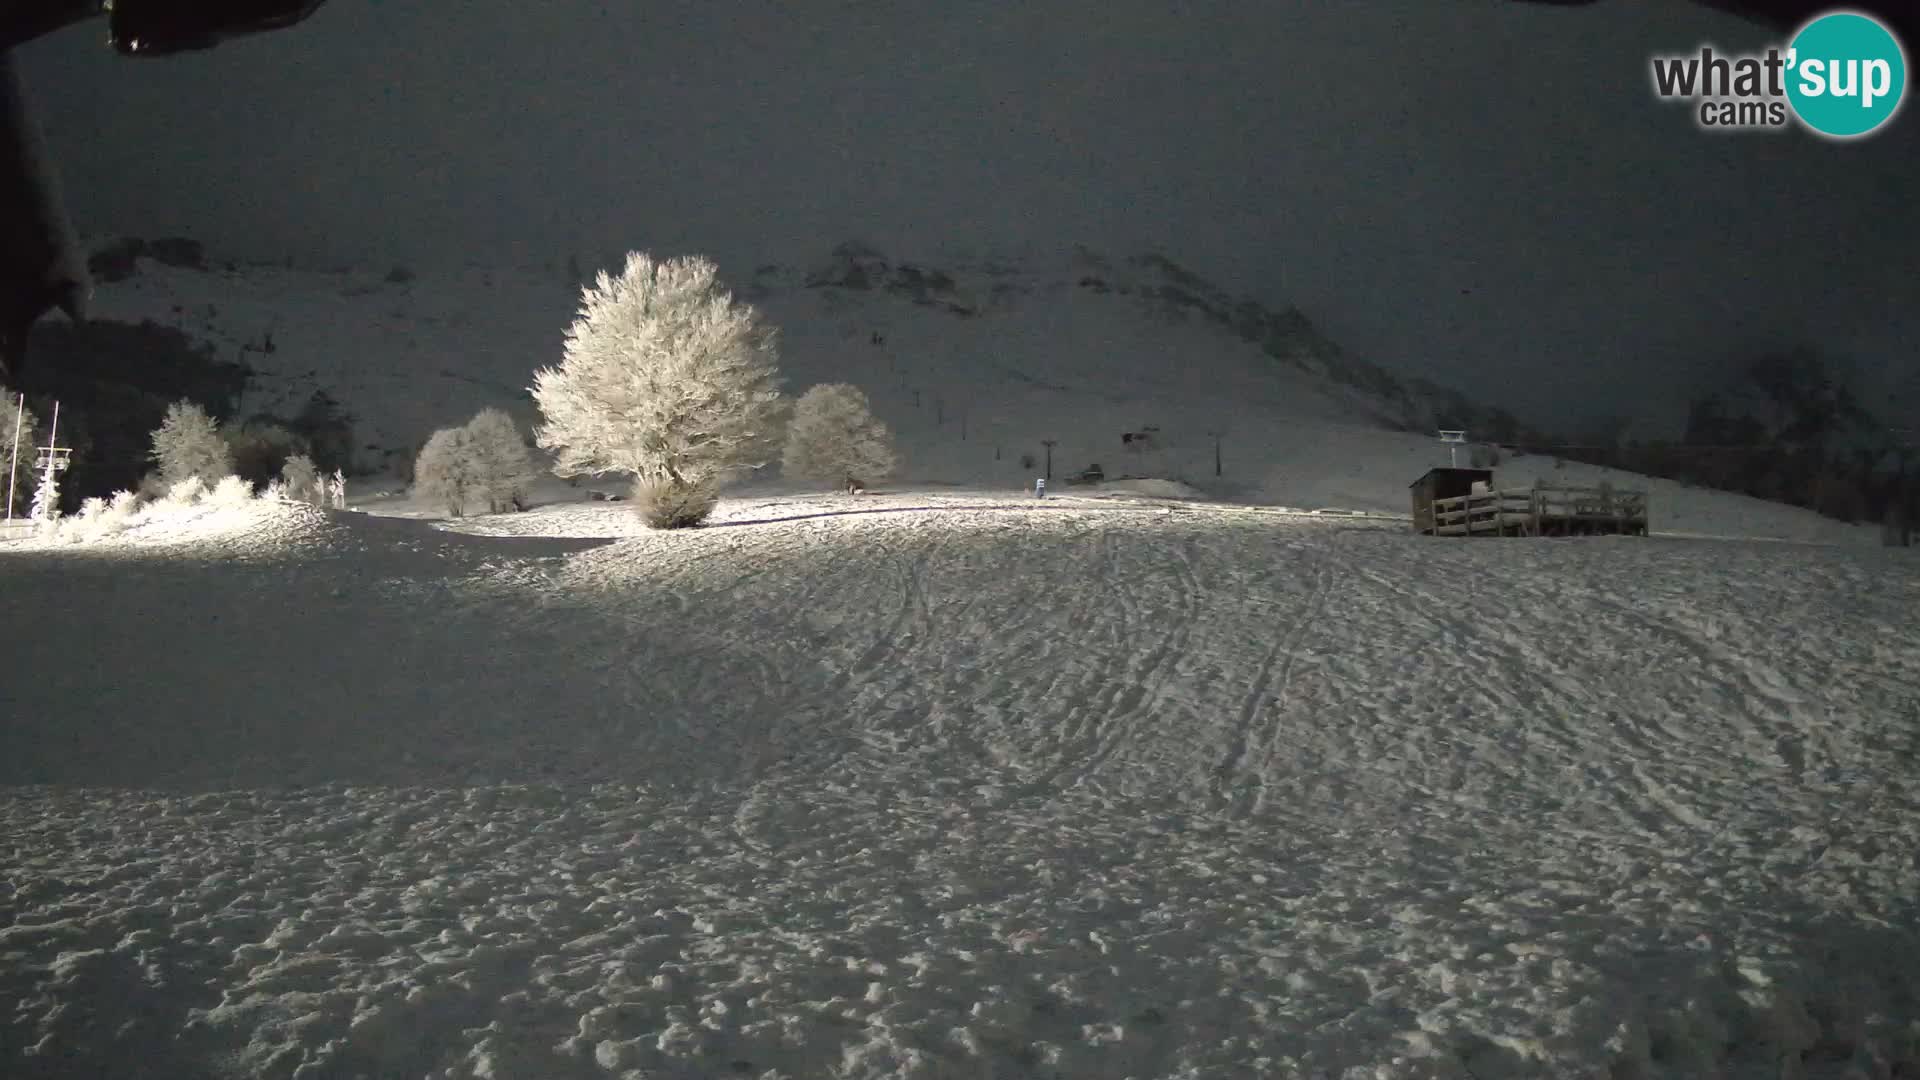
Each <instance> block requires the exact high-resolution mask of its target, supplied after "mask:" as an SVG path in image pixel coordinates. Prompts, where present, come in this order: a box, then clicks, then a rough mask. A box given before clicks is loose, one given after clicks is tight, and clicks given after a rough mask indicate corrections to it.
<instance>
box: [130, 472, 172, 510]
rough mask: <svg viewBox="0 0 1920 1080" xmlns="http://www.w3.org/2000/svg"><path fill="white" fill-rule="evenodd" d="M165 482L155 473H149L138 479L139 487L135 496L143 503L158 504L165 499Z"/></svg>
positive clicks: (166, 486)
mask: <svg viewBox="0 0 1920 1080" xmlns="http://www.w3.org/2000/svg"><path fill="white" fill-rule="evenodd" d="M167 488H168V485H167V482H166V481H165V480H162V479H161V478H160V474H159V473H157V472H150V473H148V474H146V475H145V476H142V477H141V478H140V486H139V488H137V489H136V490H135V495H136V496H137V497H138V498H139V500H140V501H141V502H143V503H153V502H159V501H160V500H161V499H164V498H166V497H167Z"/></svg>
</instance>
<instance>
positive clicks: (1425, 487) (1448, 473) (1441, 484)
mask: <svg viewBox="0 0 1920 1080" xmlns="http://www.w3.org/2000/svg"><path fill="white" fill-rule="evenodd" d="M1475 482H1479V483H1482V484H1486V485H1488V486H1491V485H1492V484H1493V470H1492V469H1462V468H1459V467H1458V466H1448V465H1442V466H1440V467H1439V468H1435V469H1428V470H1427V475H1425V476H1423V477H1421V478H1420V479H1418V480H1415V481H1414V482H1413V485H1412V488H1411V490H1412V492H1413V531H1414V532H1421V533H1430V532H1432V531H1433V501H1434V500H1435V499H1453V498H1458V497H1459V496H1462V495H1471V494H1472V493H1473V485H1474V483H1475Z"/></svg>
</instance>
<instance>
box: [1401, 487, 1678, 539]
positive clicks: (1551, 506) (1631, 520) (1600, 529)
mask: <svg viewBox="0 0 1920 1080" xmlns="http://www.w3.org/2000/svg"><path fill="white" fill-rule="evenodd" d="M1423 516H1424V515H1423ZM1431 520H1432V525H1431V527H1422V528H1421V529H1420V531H1421V532H1423V533H1426V534H1428V535H1430V536H1606V535H1620V536H1645V535H1647V493H1646V492H1645V491H1640V490H1636V489H1629V488H1613V487H1604V486H1603V487H1545V486H1542V487H1534V488H1528V489H1523V490H1519V491H1484V492H1476V493H1474V494H1471V495H1459V496H1455V497H1453V498H1447V499H1435V500H1433V513H1432V515H1431Z"/></svg>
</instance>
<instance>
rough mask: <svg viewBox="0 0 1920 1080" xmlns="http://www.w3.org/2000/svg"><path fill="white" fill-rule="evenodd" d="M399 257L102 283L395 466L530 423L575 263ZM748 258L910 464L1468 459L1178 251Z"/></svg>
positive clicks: (1686, 510) (1366, 500) (1788, 512)
mask: <svg viewBox="0 0 1920 1080" xmlns="http://www.w3.org/2000/svg"><path fill="white" fill-rule="evenodd" d="M589 269H590V268H589ZM391 276H392V277H393V278H396V279H399V278H404V279H405V280H389V275H388V274H387V273H385V272H380V273H372V272H368V273H357V272H356V273H332V274H327V273H316V272H311V271H300V270H287V269H283V268H278V267H272V266H259V265H247V266H239V267H235V268H232V269H226V268H222V267H221V266H219V265H213V266H211V267H210V268H209V269H204V270H201V269H193V268H190V267H185V266H179V265H169V264H166V263H162V262H158V261H154V260H151V259H141V260H139V262H138V264H137V272H136V273H134V274H133V276H131V277H130V278H127V279H126V280H123V281H117V282H114V283H111V284H104V285H102V286H101V288H100V290H99V294H98V296H97V298H96V309H97V315H98V316H99V317H101V318H105V319H116V320H123V321H128V322H138V321H140V320H143V319H147V320H152V321H154V322H156V323H159V324H162V325H166V326H174V327H178V328H180V329H182V330H183V331H185V332H186V333H187V334H188V335H189V336H190V337H191V338H192V339H193V340H195V341H199V342H205V343H208V344H210V345H212V346H213V347H214V349H215V352H216V357H217V359H220V360H226V361H240V362H244V363H246V364H247V365H249V366H250V367H251V368H252V369H253V370H254V372H255V374H254V376H253V378H252V379H251V380H250V381H249V384H248V388H247V391H246V393H245V395H244V398H243V400H242V401H241V402H240V403H239V409H238V412H239V414H240V415H242V416H248V415H253V414H255V413H270V414H275V415H280V416H290V415H292V414H293V413H295V412H297V411H298V410H299V409H300V408H301V406H302V405H303V404H304V403H305V402H306V401H307V399H308V398H309V397H310V396H311V395H312V394H313V392H314V391H315V390H324V391H326V392H327V393H329V394H331V395H332V396H333V397H334V398H336V399H337V400H339V401H340V402H341V403H342V404H343V406H344V407H345V408H346V410H347V411H348V412H350V413H351V414H353V416H354V417H355V424H354V428H355V436H356V440H357V442H358V443H359V445H360V447H361V453H362V455H363V461H364V462H365V463H366V464H367V465H369V466H373V467H378V466H380V465H382V464H391V463H392V461H393V458H394V456H395V455H399V456H402V457H409V458H410V456H411V454H412V453H414V452H415V451H416V450H417V448H418V446H419V445H420V443H421V442H423V441H424V440H425V438H426V436H427V435H429V434H430V433H431V432H432V430H433V429H434V428H436V427H441V426H447V425H451V424H454V423H457V422H461V421H464V420H465V419H466V418H467V417H469V416H471V415H472V414H473V413H474V412H475V411H476V410H478V409H480V408H482V407H484V406H488V405H500V406H504V407H507V408H509V409H511V410H514V411H516V412H517V413H518V414H519V415H520V417H521V418H522V420H523V422H525V423H527V424H529V425H530V424H531V423H532V422H533V420H534V416H533V413H532V404H531V401H530V400H529V399H528V398H527V396H526V394H525V387H527V386H528V385H529V384H530V382H531V375H532V372H533V370H534V369H535V368H537V367H540V366H543V365H548V364H553V363H556V362H557V361H558V359H559V356H560V344H561V340H562V334H563V332H564V330H565V328H566V326H567V324H568V322H569V321H570V320H571V318H572V314H573V310H574V307H575V304H576V301H577V296H578V294H577V291H575V290H574V289H572V288H571V287H570V286H569V284H568V283H567V281H566V280H565V274H564V272H563V271H561V270H558V269H552V268H549V269H545V270H542V271H540V272H538V273H535V272H529V271H516V270H512V269H506V268H483V267H473V268H470V269H468V270H467V271H465V272H464V273H462V274H458V275H448V274H442V275H433V274H423V275H421V276H418V277H408V276H407V275H405V274H395V275H391ZM729 277H730V280H731V283H732V285H733V287H734V288H735V289H736V290H737V292H738V293H739V295H740V296H742V297H743V298H745V299H748V300H751V301H752V302H753V303H755V304H756V305H758V306H760V307H761V308H762V309H763V310H764V311H765V313H766V314H767V317H768V318H769V320H770V321H771V322H772V323H773V324H774V325H775V326H777V327H778V328H779V331H780V337H781V342H782V345H781V364H782V368H783V370H784V372H785V374H786V377H787V380H788V385H789V388H790V389H791V390H793V391H795V392H796V393H797V392H798V391H800V390H803V389H804V388H805V387H807V386H809V385H812V384H814V383H817V382H824V381H850V382H854V383H856V384H858V385H860V386H861V387H863V388H864V389H865V390H867V392H868V393H869V395H870V397H871V398H872V401H873V404H874V409H875V412H876V413H877V414H878V415H879V416H880V417H881V418H882V419H884V420H885V421H887V423H888V424H889V425H890V426H892V428H893V429H894V430H895V431H896V432H897V433H898V435H899V438H900V442H901V447H902V451H903V457H904V461H905V464H904V471H903V474H902V476H901V477H900V482H901V484H902V485H906V486H914V485H919V486H925V485H945V486H962V487H966V488H971V489H984V490H1001V491H1012V490H1016V489H1019V488H1022V487H1026V486H1030V485H1031V483H1032V481H1033V478H1034V476H1036V475H1037V474H1038V473H1039V472H1040V469H1041V467H1042V466H1043V463H1044V460H1045V455H1046V451H1045V448H1044V447H1043V445H1042V440H1047V439H1052V440H1054V441H1055V442H1056V445H1055V446H1054V448H1053V461H1054V476H1055V478H1056V481H1055V482H1056V487H1057V486H1058V485H1059V484H1060V482H1061V481H1062V480H1064V478H1065V477H1067V476H1069V475H1072V474H1074V473H1077V472H1079V471H1080V470H1082V469H1084V468H1085V467H1087V466H1088V465H1091V464H1099V465H1100V466H1101V467H1102V468H1103V469H1104V471H1105V472H1106V474H1107V475H1108V476H1124V475H1139V476H1151V477H1156V478H1166V479H1177V480H1180V481H1183V482H1184V483H1186V484H1187V485H1189V486H1190V487H1192V488H1194V489H1197V490H1198V491H1200V492H1202V493H1204V494H1205V495H1206V496H1207V497H1209V498H1212V499H1219V500H1226V501H1234V502H1246V503H1256V504H1265V505H1280V506H1294V507H1305V508H1319V507H1342V508H1347V509H1357V510H1371V511H1385V512H1391V513H1405V512H1406V511H1407V496H1406V489H1407V485H1408V484H1409V483H1411V482H1412V481H1413V480H1414V478H1415V477H1417V476H1419V475H1420V473H1422V472H1424V471H1425V470H1426V469H1427V468H1428V467H1430V466H1432V465H1434V464H1439V463H1444V462H1445V461H1446V460H1447V458H1446V455H1445V453H1444V451H1441V450H1440V449H1439V448H1438V447H1437V446H1436V445H1435V443H1434V442H1433V440H1432V439H1431V438H1430V429H1431V427H1432V425H1433V424H1434V423H1435V422H1436V420H1437V418H1440V417H1449V418H1451V419H1450V420H1449V422H1452V423H1462V422H1463V421H1461V420H1460V419H1458V414H1459V413H1460V411H1461V408H1462V406H1461V404H1460V402H1459V401H1458V399H1457V395H1451V394H1449V393H1448V392H1446V391H1442V390H1439V389H1437V388H1431V387H1422V386H1419V385H1412V386H1409V385H1403V384H1402V383H1400V382H1399V381H1396V380H1395V379H1393V378H1392V377H1391V376H1388V375H1387V374H1386V373H1384V372H1381V371H1380V370H1379V369H1378V368H1375V367H1373V366H1372V365H1370V364H1367V363H1366V362H1365V361H1364V360H1361V359H1359V358H1356V357H1352V356H1348V355H1346V354H1344V353H1343V352H1342V351H1341V350H1340V349H1339V347H1338V346H1337V345H1335V344H1333V343H1331V342H1329V341H1327V340H1326V339H1325V338H1323V337H1321V336H1320V335H1319V334H1318V333H1316V332H1315V331H1314V330H1313V327H1312V325H1311V324H1310V323H1309V322H1307V321H1306V320H1305V319H1304V317H1302V316H1300V315H1299V313H1298V312H1290V311H1289V312H1278V313H1276V312H1271V311H1267V310H1266V309H1264V308H1260V307H1259V306H1258V305H1252V304H1247V303H1242V302H1239V301H1236V300H1234V299H1233V298H1231V297H1228V296H1226V295H1224V294H1222V293H1221V292H1220V290H1218V289H1216V288H1214V287H1213V286H1211V285H1209V284H1208V283H1206V282H1205V281H1202V280H1200V279H1199V278H1197V277H1195V276H1194V275H1192V274H1190V273H1188V272H1186V271H1184V270H1182V269H1181V268H1180V267H1178V266H1176V265H1174V264H1172V263H1170V262H1168V261H1166V260H1165V259H1162V258H1159V257H1156V256H1144V257H1139V258H1129V259H1122V258H1108V257H1103V256H1100V255H1098V254H1095V253H1092V252H1088V251H1084V250H1082V251H1078V252H1075V253H1072V254H1070V255H1066V256H1062V257H1061V258H1059V259H1058V260H1055V261H1054V262H1051V263H1050V262H1048V261H1046V260H1044V259H1039V258H1033V257H1029V258H1027V259H1024V260H1022V261H1019V262H1017V263H1016V262H1009V261H997V260H994V259H990V258H967V259H958V260H955V261H954V262H953V264H952V265H951V266H949V267H947V268H944V269H943V268H933V267H921V266H912V265H898V264H894V263H890V262H889V261H888V260H887V259H885V258H884V257H883V256H881V255H879V254H877V253H874V252H871V251H868V250H866V249H862V248H860V247H858V246H856V245H842V246H841V247H840V248H838V249H836V250H835V252H834V253H832V254H830V255H823V256H822V257H821V258H820V259H819V260H817V261H816V263H815V264H814V265H812V266H810V267H783V266H766V267H759V268H755V269H754V270H752V271H751V272H747V271H745V270H743V271H741V272H739V273H735V274H731V275H729ZM876 337H877V338H878V340H877V341H876ZM269 344H270V345H271V349H270V350H269V349H268V348H267V346H268V345H269ZM1469 419H1473V418H1472V417H1469ZM1478 422H1491V423H1498V419H1497V418H1491V417H1480V418H1479V419H1478V420H1476V423H1478ZM1392 426H1399V427H1402V428H1410V429H1411V430H1400V431H1396V430H1391V429H1390V428H1391V427H1392ZM1149 427H1152V428H1157V429H1158V431H1157V432H1156V434H1155V442H1154V444H1153V446H1154V448H1153V449H1151V450H1148V451H1147V452H1144V453H1134V452H1130V450H1129V446H1130V445H1133V444H1128V443H1124V442H1123V440H1122V436H1123V434H1125V433H1129V432H1135V431H1141V430H1143V429H1146V428H1149ZM1213 433H1218V434H1219V443H1220V459H1221V461H1220V463H1221V469H1220V475H1219V476H1215V475H1214V438H1213ZM1025 456H1031V458H1032V460H1033V461H1034V462H1035V463H1036V464H1035V467H1031V468H1029V467H1026V466H1024V465H1022V463H1021V461H1022V458H1023V457H1025ZM1535 479H1545V480H1547V481H1549V482H1559V483H1593V482H1596V481H1597V480H1600V479H1612V480H1614V481H1616V482H1623V483H1626V482H1631V483H1639V482H1641V481H1639V480H1638V478H1630V477H1627V476H1625V475H1624V474H1620V473H1617V472H1616V473H1612V474H1611V475H1609V474H1608V473H1607V472H1606V470H1602V469H1598V468H1594V467H1590V466H1584V465H1577V464H1566V465H1564V466H1562V465H1559V464H1558V463H1556V462H1555V461H1553V460H1551V459H1546V458H1539V457H1520V458H1513V459H1511V460H1509V461H1508V462H1507V463H1506V465H1505V467H1503V468H1502V469H1501V470H1500V472H1499V474H1498V475H1497V476H1496V480H1497V481H1498V482H1499V483H1503V484H1526V483H1531V482H1532V481H1533V480H1535ZM1648 486H1649V487H1650V488H1651V489H1652V492H1653V496H1654V499H1653V507H1654V523H1655V528H1656V529H1660V530H1666V531H1678V532H1693V533H1713V534H1732V535H1742V536H1764V537H1780V538H1795V539H1822V540H1841V541H1844V542H1853V541H1861V542H1872V540H1873V539H1874V535H1873V533H1872V531H1871V530H1867V529H1855V528H1850V527H1847V526H1844V525H1840V524H1838V523H1836V522H1832V521H1827V520H1823V519H1821V518H1819V517H1817V516H1816V515H1813V514H1811V513H1808V512H1806V511H1802V510H1796V509H1792V508H1789V507H1785V506H1780V505H1776V504H1772V503H1766V502H1762V501H1759V500H1755V499H1748V498H1742V497H1739V496H1732V495H1724V496H1722V495H1704V494H1701V493H1696V492H1693V491H1690V490H1687V489H1685V488H1683V487H1682V486H1681V485H1680V484H1677V483H1674V482H1670V481H1660V480H1656V481H1651V482H1648Z"/></svg>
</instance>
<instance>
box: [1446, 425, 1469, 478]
mask: <svg viewBox="0 0 1920 1080" xmlns="http://www.w3.org/2000/svg"><path fill="white" fill-rule="evenodd" d="M1440 441H1441V442H1442V443H1445V444H1446V447H1447V462H1448V463H1449V464H1450V465H1452V466H1453V467H1454V468H1456V469H1457V468H1459V467H1460V445H1461V444H1462V443H1464V442H1466V441H1467V433H1466V432H1464V431H1447V430H1445V429H1442V430H1441V432H1440Z"/></svg>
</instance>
